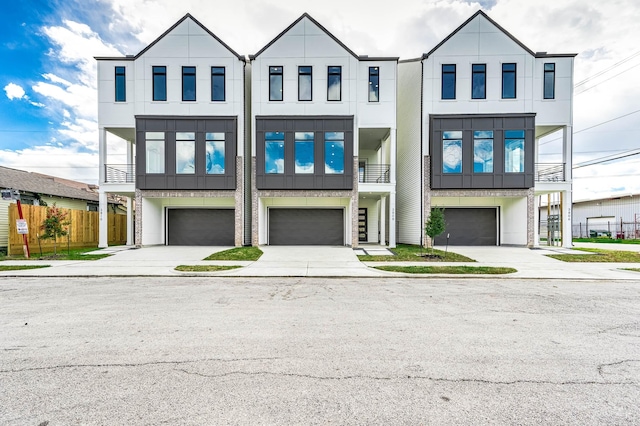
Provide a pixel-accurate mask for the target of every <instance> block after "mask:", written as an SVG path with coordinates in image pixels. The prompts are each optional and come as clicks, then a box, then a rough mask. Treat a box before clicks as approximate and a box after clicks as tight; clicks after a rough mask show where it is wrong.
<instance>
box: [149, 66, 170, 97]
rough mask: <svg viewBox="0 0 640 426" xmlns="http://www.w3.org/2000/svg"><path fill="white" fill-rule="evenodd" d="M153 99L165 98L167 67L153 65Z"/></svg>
mask: <svg viewBox="0 0 640 426" xmlns="http://www.w3.org/2000/svg"><path fill="white" fill-rule="evenodd" d="M152 69H153V100H154V101H166V100H167V67H153V68H152Z"/></svg>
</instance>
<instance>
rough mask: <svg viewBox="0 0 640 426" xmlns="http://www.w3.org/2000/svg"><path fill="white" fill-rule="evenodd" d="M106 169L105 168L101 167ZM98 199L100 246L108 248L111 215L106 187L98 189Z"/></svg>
mask: <svg viewBox="0 0 640 426" xmlns="http://www.w3.org/2000/svg"><path fill="white" fill-rule="evenodd" d="M101 169H104V168H101ZM98 200H99V203H100V204H99V207H98V211H99V215H100V220H99V222H98V247H99V248H106V247H108V246H109V243H108V241H109V234H108V232H109V226H108V225H109V216H108V208H107V207H108V206H109V205H108V202H107V193H106V191H105V190H104V189H99V190H98Z"/></svg>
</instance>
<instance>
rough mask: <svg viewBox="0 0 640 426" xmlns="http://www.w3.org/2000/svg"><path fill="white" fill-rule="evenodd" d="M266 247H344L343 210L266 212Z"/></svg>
mask: <svg viewBox="0 0 640 426" xmlns="http://www.w3.org/2000/svg"><path fill="white" fill-rule="evenodd" d="M269 244H270V245H340V246H341V245H344V210H343V209H269Z"/></svg>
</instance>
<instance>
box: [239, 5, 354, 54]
mask: <svg viewBox="0 0 640 426" xmlns="http://www.w3.org/2000/svg"><path fill="white" fill-rule="evenodd" d="M304 18H307V19H309V20H310V21H311V22H313V23H314V24H315V25H316V26H317V27H318V28H320V29H321V30H322V31H324V32H325V34H327V35H328V36H329V37H331V38H332V39H333V40H334V41H335V42H336V43H338V44H339V45H340V46H342V48H343V49H344V50H346V51H347V52H349V53H350V54H351V55H352V56H353V57H354V58H356V59H358V60H360V57H359V56H358V55H356V54H355V53H354V52H353V50H351V49H349V48H348V47H347V46H346V45H345V44H344V43H343V42H341V41H340V40H339V39H338V38H337V37H336V36H334V35H333V34H331V33H330V32H329V30H327V29H326V28H325V27H323V26H322V25H321V24H320V23H319V22H318V21H316V20H315V19H313V18H312V17H311V15H309V14H308V13H307V12H305V13H303V14H302V15H301V16H300V17H299V18H298V19H296V20H295V21H293V23H292V24H291V25H289V26H288V27H287V28H285V29H284V31H282V32H281V33H280V34H278V35H277V36H276V37H275V38H274V39H273V40H271V41H270V42H269V43H267V44H266V45H265V46H264V47H263V48H262V49H260V50H258V52H257V53H255V54H253V55H249V60H251V61H253V60H254V59H256V58H257V57H258V56H260V54H261V53H262V52H264V51H265V50H267V49H268V48H269V47H271V46H272V45H273V44H274V43H275V42H276V41H278V40H279V39H280V38H281V37H282V36H283V35H285V34H286V33H287V32H289V30H291V28H293V27H294V26H295V25H296V24H297V23H298V22H300V21H302V20H303V19H304Z"/></svg>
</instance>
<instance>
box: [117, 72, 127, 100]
mask: <svg viewBox="0 0 640 426" xmlns="http://www.w3.org/2000/svg"><path fill="white" fill-rule="evenodd" d="M126 87H127V86H126V78H125V67H116V102H126V100H127V90H126Z"/></svg>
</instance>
